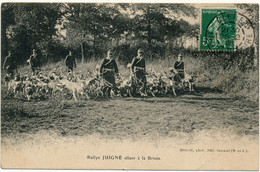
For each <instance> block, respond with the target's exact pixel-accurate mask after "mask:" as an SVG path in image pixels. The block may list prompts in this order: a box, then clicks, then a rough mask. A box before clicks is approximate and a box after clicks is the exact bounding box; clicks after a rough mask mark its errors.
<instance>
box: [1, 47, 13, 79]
mask: <svg viewBox="0 0 260 172" xmlns="http://www.w3.org/2000/svg"><path fill="white" fill-rule="evenodd" d="M3 69H6V70H7V74H8V75H9V76H10V77H11V78H13V77H14V70H15V69H16V63H15V59H14V57H13V56H12V54H11V51H8V56H6V57H5V61H4V63H3Z"/></svg>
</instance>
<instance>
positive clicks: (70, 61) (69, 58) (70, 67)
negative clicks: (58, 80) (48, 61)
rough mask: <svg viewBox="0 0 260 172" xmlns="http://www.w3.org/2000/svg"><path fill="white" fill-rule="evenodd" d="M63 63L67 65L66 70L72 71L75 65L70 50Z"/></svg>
mask: <svg viewBox="0 0 260 172" xmlns="http://www.w3.org/2000/svg"><path fill="white" fill-rule="evenodd" d="M65 64H66V66H67V67H68V72H73V68H74V67H75V68H76V66H77V65H76V60H75V57H74V56H72V53H71V51H69V54H68V55H67V56H66V58H65Z"/></svg>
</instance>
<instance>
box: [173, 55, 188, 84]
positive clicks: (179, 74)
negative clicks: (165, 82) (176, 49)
mask: <svg viewBox="0 0 260 172" xmlns="http://www.w3.org/2000/svg"><path fill="white" fill-rule="evenodd" d="M173 70H174V73H175V76H174V80H175V81H178V82H181V81H182V80H183V79H184V77H185V75H184V62H183V61H182V54H179V55H178V59H177V61H176V62H175V63H174V69H173Z"/></svg>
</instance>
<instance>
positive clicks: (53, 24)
mask: <svg viewBox="0 0 260 172" xmlns="http://www.w3.org/2000/svg"><path fill="white" fill-rule="evenodd" d="M196 15H197V12H196V9H195V8H194V7H193V6H190V5H189V4H126V3H122V4H120V3H114V4H111V3H89V4H86V3H4V4H2V16H3V17H2V28H1V29H2V30H1V31H2V35H3V36H2V45H4V46H2V56H3V54H6V52H7V50H12V51H13V52H14V54H15V55H16V58H17V61H18V62H19V63H20V64H21V63H24V62H25V60H26V59H27V58H28V56H29V55H30V54H31V52H32V49H34V48H36V49H37V51H38V54H41V59H42V61H48V60H50V59H51V60H58V59H60V58H62V57H64V56H65V54H66V53H67V52H68V50H69V49H70V50H73V51H74V52H75V53H74V54H76V55H77V57H80V55H81V53H82V52H83V53H84V56H85V57H87V58H89V57H101V56H103V53H104V52H105V50H106V49H107V48H115V49H117V51H118V52H121V54H122V56H121V58H122V59H126V58H127V57H126V56H127V55H128V54H127V53H123V49H124V51H125V52H130V51H131V52H133V51H136V49H137V48H138V47H139V46H145V47H147V50H148V51H147V52H151V53H153V54H159V55H160V56H163V55H164V54H163V49H165V48H166V47H167V44H168V43H169V42H172V41H173V40H174V39H176V38H178V37H181V36H184V35H185V36H193V35H196V34H197V29H198V26H197V25H195V26H194V25H191V24H189V23H188V22H186V21H184V20H180V18H181V16H189V17H196ZM3 18H4V19H3ZM118 47H119V48H118ZM120 47H122V50H120ZM84 56H83V57H84Z"/></svg>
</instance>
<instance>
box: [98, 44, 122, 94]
mask: <svg viewBox="0 0 260 172" xmlns="http://www.w3.org/2000/svg"><path fill="white" fill-rule="evenodd" d="M99 72H100V77H101V79H102V87H103V88H102V91H103V94H104V96H105V97H108V98H110V96H111V95H110V92H111V90H112V89H113V90H114V91H115V94H116V92H117V88H116V82H115V74H116V75H117V76H118V67H117V64H116V61H115V59H114V56H113V54H112V51H111V50H110V49H109V50H108V51H107V56H106V57H105V58H104V59H103V60H102V61H101V64H100V69H99Z"/></svg>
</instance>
